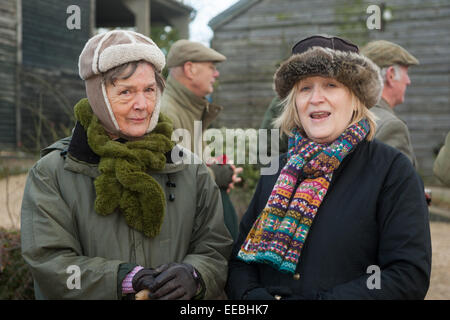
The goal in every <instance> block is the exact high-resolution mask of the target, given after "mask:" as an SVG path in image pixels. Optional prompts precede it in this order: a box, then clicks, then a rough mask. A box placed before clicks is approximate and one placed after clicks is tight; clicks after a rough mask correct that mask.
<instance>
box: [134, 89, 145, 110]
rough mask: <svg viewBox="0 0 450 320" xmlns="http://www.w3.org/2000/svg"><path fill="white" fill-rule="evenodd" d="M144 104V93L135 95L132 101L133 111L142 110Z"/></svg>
mask: <svg viewBox="0 0 450 320" xmlns="http://www.w3.org/2000/svg"><path fill="white" fill-rule="evenodd" d="M145 104H146V99H145V95H144V93H137V94H136V96H135V100H134V105H133V108H134V109H138V110H140V109H144V108H145Z"/></svg>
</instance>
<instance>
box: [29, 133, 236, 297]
mask: <svg viewBox="0 0 450 320" xmlns="http://www.w3.org/2000/svg"><path fill="white" fill-rule="evenodd" d="M69 142H70V138H66V139H63V140H61V141H59V142H57V143H55V144H54V145H52V146H50V147H49V148H47V150H45V151H44V153H47V154H46V155H45V156H44V157H43V158H41V159H40V160H39V161H38V162H37V163H36V164H35V165H34V166H33V167H32V169H31V170H30V172H29V176H28V180H27V184H26V187H25V193H24V197H23V203H22V216H21V223H22V226H21V236H22V255H23V257H24V259H25V261H26V262H27V263H28V264H29V265H30V267H31V271H32V274H33V278H34V283H35V294H36V297H37V298H38V299H119V298H121V294H120V293H121V290H120V288H118V286H119V285H120V284H118V271H119V266H120V265H123V264H136V265H142V266H144V267H157V266H159V265H161V264H164V263H169V262H183V263H189V264H191V265H193V266H194V267H195V268H196V269H197V270H198V271H199V272H200V274H201V276H202V278H203V280H204V281H205V284H206V296H205V298H206V299H214V298H217V297H218V296H220V295H221V294H222V292H223V287H224V285H225V281H226V275H227V260H228V257H229V254H230V250H231V244H232V240H231V236H230V234H229V232H228V231H227V230H226V228H225V225H224V221H223V212H222V203H221V200H220V193H219V189H218V187H217V186H216V185H215V183H214V181H213V180H212V179H211V177H210V175H209V173H208V171H207V169H206V167H205V165H203V164H197V165H183V164H173V163H167V164H166V167H165V169H164V170H163V171H160V172H149V174H151V175H152V177H154V178H155V179H156V181H157V182H158V183H159V184H160V185H161V186H162V188H163V190H164V192H165V197H166V202H167V204H166V212H165V216H164V221H163V224H162V229H161V232H160V234H159V235H157V236H156V237H154V238H148V237H146V236H145V235H144V234H142V233H141V232H139V231H137V230H134V229H131V228H130V227H129V226H128V225H127V223H126V222H125V218H124V217H123V216H122V214H120V213H119V212H118V211H116V212H114V213H112V214H110V215H107V216H101V215H99V214H97V213H96V212H95V210H94V200H95V188H94V178H95V177H97V176H98V175H99V171H98V168H97V165H96V164H90V163H87V162H84V161H81V160H79V159H78V158H76V157H75V156H73V155H71V154H70V152H69V153H68V154H67V155H66V154H65V153H64V152H63V153H61V150H67V147H68V144H69ZM185 152H188V151H186V150H185ZM169 179H170V181H171V182H172V183H175V187H173V186H172V187H169V186H168V185H167V182H168V180H169ZM170 194H173V195H174V196H175V199H174V201H169V200H168V199H169V195H170ZM71 266H75V268H79V270H80V272H81V278H80V288H79V289H77V288H76V287H75V288H72V289H70V287H71V286H70V284H71V283H73V284H76V282H74V280H73V279H74V278H73V277H72V278H70V277H71V276H74V275H76V274H75V273H73V271H71V268H73V267H71ZM68 283H69V285H68ZM119 283H120V281H119Z"/></svg>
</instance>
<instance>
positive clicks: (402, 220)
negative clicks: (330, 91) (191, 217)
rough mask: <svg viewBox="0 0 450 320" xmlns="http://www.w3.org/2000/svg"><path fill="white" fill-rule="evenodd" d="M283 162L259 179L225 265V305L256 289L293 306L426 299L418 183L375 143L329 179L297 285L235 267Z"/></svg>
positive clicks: (427, 264)
mask: <svg viewBox="0 0 450 320" xmlns="http://www.w3.org/2000/svg"><path fill="white" fill-rule="evenodd" d="M286 161H287V160H286V155H284V156H281V160H280V168H279V170H278V173H277V174H275V175H271V176H261V178H260V181H259V183H258V186H257V188H256V191H255V194H254V196H253V199H252V201H251V203H250V206H249V208H248V210H247V212H246V213H245V215H244V217H243V218H242V221H241V224H240V228H239V236H238V239H237V241H236V243H235V244H234V248H233V252H232V256H231V261H230V265H229V277H228V283H227V288H226V290H227V294H228V297H229V298H230V299H242V298H246V297H247V294H249V292H251V291H250V290H251V289H254V288H274V287H278V288H279V290H278V291H279V293H280V295H281V296H283V298H293V299H302V298H304V299H423V298H424V297H425V295H426V293H427V290H428V286H429V281H430V272H431V239H430V228H429V216H428V208H427V204H426V201H425V197H424V188H423V183H422V181H421V179H420V177H419V176H418V175H417V173H416V171H415V170H414V168H413V166H412V165H411V162H410V161H409V160H408V158H407V157H406V156H404V155H403V154H402V153H401V152H399V151H398V150H396V149H394V148H392V147H390V146H387V145H385V144H383V143H381V142H379V141H377V140H376V139H375V140H373V141H371V142H368V141H364V142H362V143H360V144H359V145H358V146H357V147H356V148H355V149H354V151H353V152H352V153H350V154H349V155H347V157H346V158H345V159H344V160H343V162H342V163H341V165H340V167H339V168H338V169H337V170H336V172H335V173H334V175H333V179H332V181H331V184H330V188H329V190H328V192H327V194H326V196H325V198H324V200H323V202H322V204H321V206H320V208H319V210H318V212H317V215H316V217H315V219H314V222H313V224H312V226H311V229H310V231H309V234H308V236H307V238H306V242H305V246H304V248H303V251H302V253H301V256H300V261H299V263H298V265H297V270H296V273H297V275H296V276H295V277H294V276H292V275H288V274H283V273H280V272H279V271H277V270H275V269H273V268H272V267H270V266H269V265H265V264H259V263H251V264H248V263H245V262H242V261H241V260H238V259H237V258H236V254H237V252H238V251H239V249H240V247H241V245H242V243H243V241H244V239H245V238H246V236H247V234H248V232H249V230H250V229H251V227H252V225H253V222H254V221H255V220H256V218H257V217H258V215H259V213H260V212H261V211H262V209H263V208H264V207H265V205H266V203H267V200H268V198H269V195H270V193H271V191H272V189H273V187H274V184H275V182H276V180H277V178H278V175H279V174H280V171H281V169H282V168H283V166H284V165H285V164H286ZM371 266H372V267H371ZM374 266H375V267H374ZM375 268H379V270H380V273H379V275H380V278H379V280H380V281H379V289H377V288H376V287H375V288H374V286H375V285H376V284H377V282H376V280H375V278H374V276H375V274H376V273H375V271H374V270H376V269H375ZM369 277H372V278H370V279H369ZM368 280H369V281H368ZM368 282H369V285H368ZM281 289H283V290H281ZM284 289H287V292H288V293H283V292H285V291H286V290H284ZM269 291H271V290H269ZM271 293H272V295H274V294H276V293H277V290H275V292H272V291H271ZM249 296H250V297H252V298H253V299H255V298H256V299H259V298H261V296H260V295H256V296H255V295H250V294H249Z"/></svg>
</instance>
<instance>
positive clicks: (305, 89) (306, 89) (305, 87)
mask: <svg viewBox="0 0 450 320" xmlns="http://www.w3.org/2000/svg"><path fill="white" fill-rule="evenodd" d="M309 89H310V87H308V86H304V87H301V88H300V91H308V90H309Z"/></svg>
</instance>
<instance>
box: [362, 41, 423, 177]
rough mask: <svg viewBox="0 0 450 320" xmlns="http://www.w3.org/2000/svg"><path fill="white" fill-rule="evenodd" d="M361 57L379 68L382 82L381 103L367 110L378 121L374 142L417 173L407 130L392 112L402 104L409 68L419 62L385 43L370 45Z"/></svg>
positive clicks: (400, 49) (390, 43)
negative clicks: (406, 160) (404, 160)
mask: <svg viewBox="0 0 450 320" xmlns="http://www.w3.org/2000/svg"><path fill="white" fill-rule="evenodd" d="M361 53H362V54H363V55H365V56H366V57H368V58H369V59H371V60H372V61H373V62H375V63H376V64H377V65H378V66H379V67H380V69H381V76H382V78H383V80H384V88H383V92H382V94H381V99H380V101H379V102H378V104H377V105H376V106H374V107H373V108H371V109H370V111H372V112H373V113H374V114H375V115H376V116H377V118H378V119H377V120H376V123H377V131H376V133H375V138H377V139H378V140H381V141H383V142H384V143H386V144H388V145H390V146H392V147H394V148H397V149H398V150H400V151H402V152H403V153H404V154H405V155H406V156H407V157H408V158H409V159H410V160H411V162H412V164H413V166H414V167H415V168H416V169H417V165H418V164H417V160H416V156H415V154H414V150H413V147H412V143H411V136H410V133H409V130H408V127H407V125H406V123H405V122H404V121H402V120H401V119H399V118H398V117H397V115H396V114H395V112H394V108H395V107H396V106H398V105H400V104H402V103H403V101H404V100H405V92H406V87H407V86H408V85H410V84H411V80H410V79H409V76H408V68H409V67H410V66H413V65H418V64H419V61H418V60H417V59H416V58H415V57H414V56H413V55H411V54H410V53H409V52H408V51H406V50H405V49H404V48H402V47H401V46H399V45H397V44H395V43H392V42H389V41H385V40H377V41H372V42H369V43H368V44H367V45H365V46H364V47H363V48H362V49H361Z"/></svg>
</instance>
